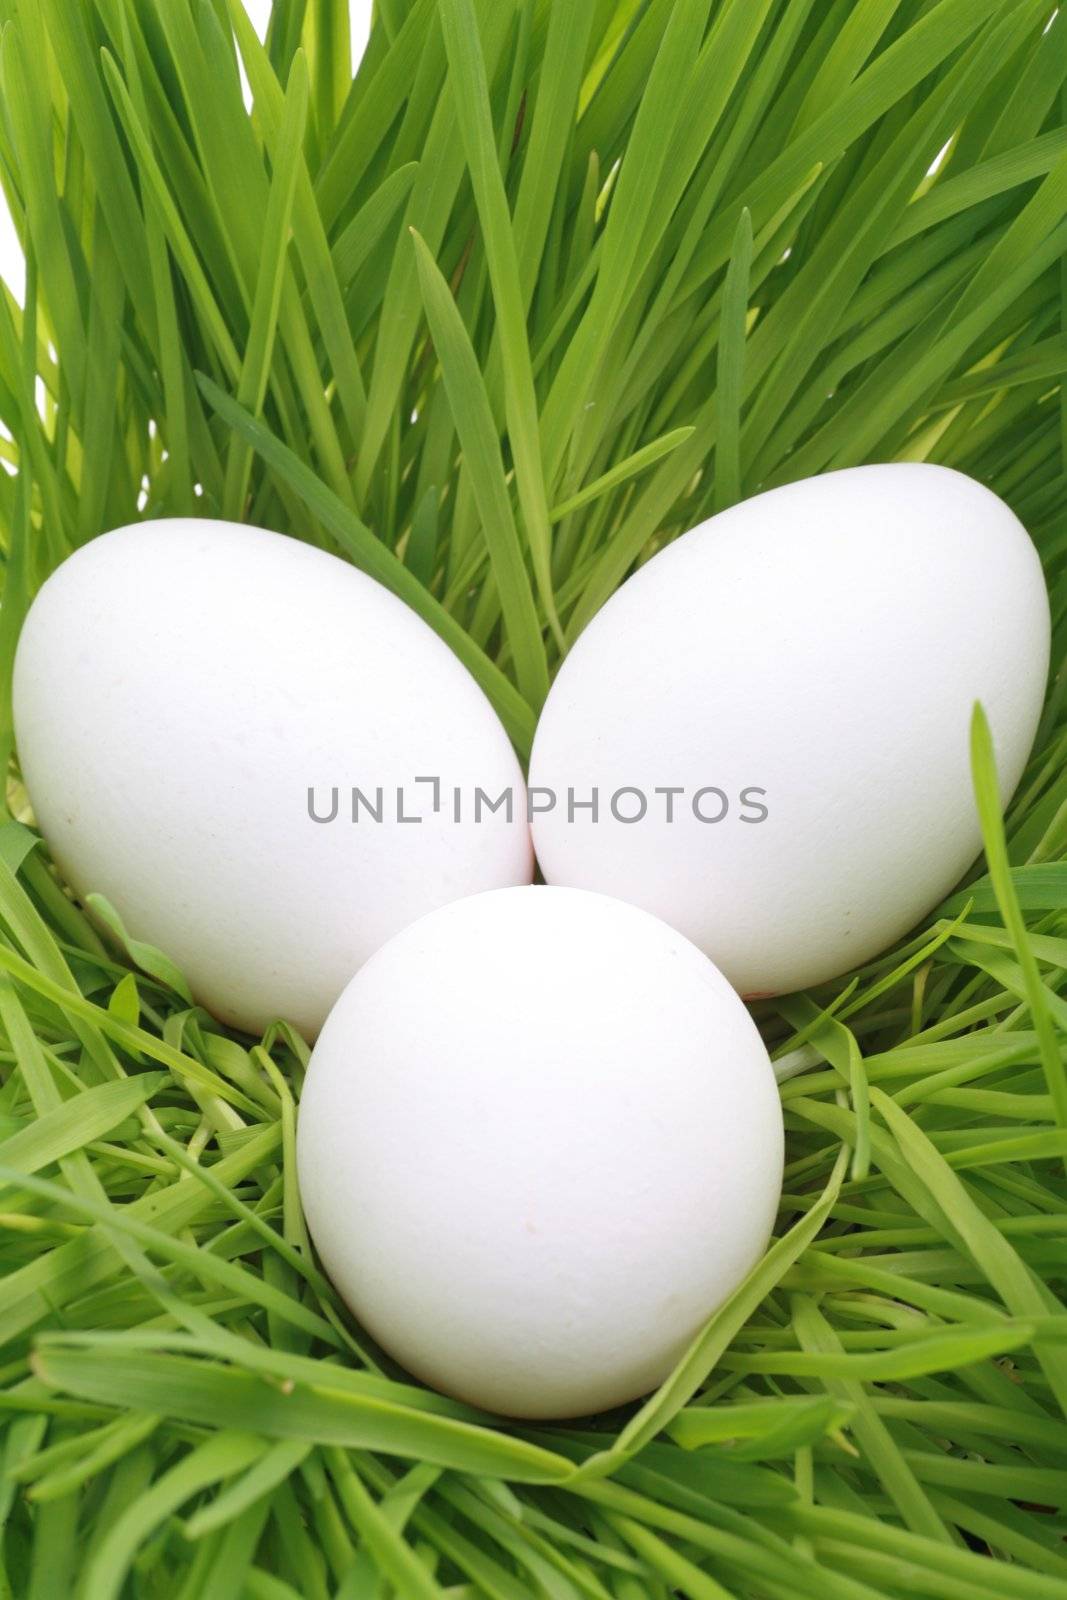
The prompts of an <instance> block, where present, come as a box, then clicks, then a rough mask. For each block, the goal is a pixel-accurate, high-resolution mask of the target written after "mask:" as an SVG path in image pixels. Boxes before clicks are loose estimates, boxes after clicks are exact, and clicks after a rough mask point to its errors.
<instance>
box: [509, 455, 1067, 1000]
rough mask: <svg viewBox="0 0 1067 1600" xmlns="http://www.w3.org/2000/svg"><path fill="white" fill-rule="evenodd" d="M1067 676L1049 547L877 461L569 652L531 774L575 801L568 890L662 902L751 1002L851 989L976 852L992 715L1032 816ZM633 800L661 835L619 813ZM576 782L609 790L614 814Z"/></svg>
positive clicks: (973, 491)
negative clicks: (1055, 665) (1052, 597)
mask: <svg viewBox="0 0 1067 1600" xmlns="http://www.w3.org/2000/svg"><path fill="white" fill-rule="evenodd" d="M1048 662H1049V606H1048V597H1047V593H1046V589H1045V584H1044V580H1043V577H1042V572H1041V565H1040V562H1039V559H1038V556H1037V552H1036V551H1035V549H1034V546H1033V544H1032V543H1031V541H1030V538H1029V536H1028V535H1027V533H1026V531H1025V529H1024V528H1023V526H1022V524H1021V523H1020V522H1019V521H1018V520H1017V518H1016V517H1015V516H1014V515H1013V513H1012V512H1011V511H1010V510H1009V509H1008V507H1007V506H1006V505H1004V504H1003V502H1002V501H1000V500H999V499H998V498H997V497H996V496H995V495H993V494H991V493H990V492H989V490H987V489H985V488H983V487H982V486H981V485H980V484H978V483H976V482H974V481H973V480H972V479H970V478H967V477H965V476H963V475H962V474H961V473H958V472H953V471H950V470H948V469H947V468H943V467H937V466H929V465H925V464H893V465H884V466H867V467H858V468H855V469H849V470H846V471H841V472H834V473H831V474H828V475H827V476H825V477H821V478H814V479H809V480H806V481H803V482H798V483H793V484H790V485H788V486H787V487H785V488H781V489H775V490H772V491H771V492H769V493H767V494H763V495H759V496H757V497H756V498H755V499H752V500H748V501H745V502H744V503H742V504H740V505H738V506H735V507H733V508H732V509H730V510H729V511H726V512H723V513H722V514H720V515H719V516H716V517H713V518H712V519H711V520H710V521H709V522H706V523H704V524H702V525H701V526H700V527H698V528H695V529H694V530H693V531H692V532H690V533H687V534H685V535H683V536H682V537H681V538H680V539H678V540H677V541H676V542H675V543H673V544H671V545H669V546H668V547H667V548H666V549H665V550H663V551H662V552H661V553H660V554H658V555H656V556H655V557H653V559H652V560H650V561H649V562H648V563H647V564H646V565H645V566H643V567H641V568H640V569H639V570H638V571H637V572H636V574H635V575H634V576H633V577H632V578H631V579H630V580H629V581H628V582H627V583H626V584H624V585H623V587H622V588H621V589H620V590H619V591H618V592H617V594H616V595H614V596H613V598H612V599H611V600H609V601H608V603H607V604H606V605H605V606H604V607H603V609H602V610H601V611H600V612H599V613H598V615H597V616H596V617H595V618H594V619H593V621H592V622H591V623H590V624H589V626H588V627H587V628H586V630H585V631H584V633H582V635H581V636H580V638H579V639H578V641H577V643H576V644H575V646H574V648H573V650H572V651H571V653H570V655H569V657H568V658H567V660H566V661H565V662H564V665H563V667H562V670H561V671H560V673H559V675H558V677H557V679H556V682H555V684H554V686H553V688H552V691H551V694H550V695H549V698H548V701H547V703H546V705H545V707H544V711H543V714H542V716H541V720H540V724H539V727H538V730H537V735H536V739H535V743H534V749H533V756H532V760H531V766H530V780H529V781H530V787H531V800H532V802H533V803H534V804H535V805H537V806H541V805H546V804H547V798H544V797H541V796H540V795H538V793H537V791H538V789H539V788H541V787H542V786H543V787H545V788H548V789H551V790H553V791H554V792H555V793H556V794H557V796H558V800H557V803H556V806H555V808H554V809H553V810H551V811H546V812H545V813H544V814H541V815H538V816H536V817H535V819H534V830H533V831H534V845H535V849H536V852H537V857H538V860H539V862H540V865H541V868H542V871H543V873H544V876H545V879H546V880H547V881H548V882H549V883H554V884H570V885H573V886H575V887H578V888H585V889H594V890H600V891H602V892H604V893H610V894H616V895H619V896H621V897H622V898H624V899H626V900H631V901H633V902H634V903H635V904H637V905H640V906H644V907H645V908H646V909H647V910H649V911H652V912H655V913H656V914H657V915H658V916H661V917H663V918H664V919H665V920H666V921H668V922H670V923H671V924H672V925H673V926H674V927H676V928H678V929H680V930H681V931H682V932H683V933H685V934H686V935H687V936H688V937H689V938H690V939H692V940H693V941H694V942H695V943H696V944H698V945H699V946H700V948H701V949H702V950H704V951H705V952H706V953H707V954H708V955H709V956H710V957H711V958H712V959H713V960H714V961H715V962H716V964H717V965H718V966H719V967H720V968H721V969H722V971H723V972H724V973H725V974H726V976H727V977H728V978H729V979H730V981H731V982H732V983H733V984H734V985H735V986H736V987H737V988H738V989H739V990H740V991H741V992H742V993H743V994H745V995H748V996H753V995H759V994H774V993H782V992H786V991H789V990H793V989H799V988H803V987H805V986H807V985H810V984H815V983H818V982H820V981H822V980H823V979H828V978H832V977H834V976H836V975H838V974H840V973H842V972H844V971H846V970H848V969H849V968H852V967H854V966H858V965H860V964H861V963H863V962H865V961H867V960H869V959H870V958H871V957H873V956H875V955H876V954H878V953H879V952H880V951H882V950H883V949H885V948H886V947H887V946H888V945H890V944H891V943H893V941H894V940H896V939H897V938H899V937H900V936H901V935H903V934H905V933H906V932H908V931H909V930H910V929H911V928H912V927H914V926H915V924H917V923H918V922H919V920H920V919H921V918H922V917H923V916H924V915H926V913H927V912H929V911H930V909H931V908H932V907H934V906H936V905H937V903H938V902H939V901H940V900H941V899H942V898H943V897H944V896H945V895H946V894H947V893H948V892H949V890H951V889H952V887H953V886H954V885H955V884H956V883H957V882H958V880H959V879H960V877H961V876H962V874H963V873H964V872H965V871H966V869H967V868H968V867H969V866H970V865H971V864H972V862H973V861H974V860H975V858H976V856H977V855H978V853H979V850H980V845H981V833H980V828H979V823H978V816H977V810H976V807H975V802H974V798H973V788H972V780H971V772H970V758H969V728H970V722H971V715H972V710H973V706H974V703H975V701H981V703H982V705H983V706H984V708H985V711H986V714H987V716H988V718H989V722H990V725H991V729H992V733H993V740H994V746H995V751H996V758H997V764H998V771H999V780H1000V789H1001V795H1002V797H1003V799H1004V800H1005V801H1006V800H1007V799H1008V797H1009V796H1010V795H1011V794H1012V792H1013V791H1014V789H1015V787H1016V785H1017V783H1018V781H1019V778H1020V776H1021V774H1022V771H1023V767H1024V765H1025V762H1026V759H1027V756H1028V753H1029V751H1030V748H1031V745H1032V743H1033V740H1034V735H1035V731H1036V729H1037V724H1038V719H1039V715H1040V711H1041V704H1042V698H1043V694H1044V689H1045V681H1046V676H1047V672H1048ZM627 785H628V786H633V787H635V788H638V789H640V790H642V791H643V792H644V794H645V795H646V796H647V798H648V801H649V809H648V812H647V814H646V816H645V817H644V819H643V820H641V821H640V822H625V821H618V820H616V818H615V816H614V815H612V812H611V809H610V797H611V796H613V795H614V794H616V793H617V791H618V790H619V789H620V787H622V786H627ZM670 786H680V787H682V788H684V789H685V796H684V797H676V798H675V800H674V802H673V804H674V808H675V813H674V820H673V821H671V822H668V821H667V820H666V809H667V804H668V801H667V799H666V797H665V796H663V795H662V794H660V795H656V793H655V790H656V789H657V787H661V788H664V787H670ZM706 787H715V788H717V789H719V790H721V791H722V794H723V796H724V797H725V799H726V801H727V804H728V807H729V809H728V811H727V812H726V815H725V816H723V817H722V819H721V820H718V821H715V820H710V819H715V818H717V817H718V816H719V814H720V812H721V811H722V810H723V803H722V800H721V799H720V798H718V797H717V796H714V795H706V796H705V797H704V798H703V799H701V800H699V802H698V808H699V810H700V812H701V813H702V816H703V818H705V819H709V820H700V818H698V817H697V815H696V814H695V812H694V809H693V796H694V795H695V794H697V793H698V792H699V791H700V790H701V789H702V788H706ZM568 788H573V789H574V791H575V796H576V798H577V799H578V800H579V801H580V800H581V799H583V798H588V796H589V794H590V792H591V790H592V789H593V788H597V789H598V790H599V792H600V796H601V804H600V815H599V819H598V820H597V821H596V822H595V823H594V822H592V821H591V820H590V816H589V814H588V813H587V812H585V811H582V810H575V811H574V812H573V819H574V820H573V821H572V820H571V819H570V814H569V812H568V803H567V798H566V797H567V790H568ZM756 791H759V792H758V793H757V792H756ZM617 809H618V810H619V811H621V812H622V813H623V815H627V816H635V815H637V813H638V811H639V802H638V801H637V799H635V798H633V797H631V796H627V797H624V799H623V800H622V801H621V802H620V803H619V805H618V807H617ZM763 811H765V813H766V814H765V815H764V816H761V815H760V813H761V812H763Z"/></svg>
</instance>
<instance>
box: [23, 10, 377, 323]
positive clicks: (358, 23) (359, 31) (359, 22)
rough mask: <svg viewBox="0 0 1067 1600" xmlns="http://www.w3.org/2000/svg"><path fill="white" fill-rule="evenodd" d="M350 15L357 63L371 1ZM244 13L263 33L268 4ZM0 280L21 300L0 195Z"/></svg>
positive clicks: (361, 52)
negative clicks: (0, 278)
mask: <svg viewBox="0 0 1067 1600" xmlns="http://www.w3.org/2000/svg"><path fill="white" fill-rule="evenodd" d="M349 3H350V6H351V11H352V55H353V58H354V60H355V61H358V60H359V58H360V57H361V56H362V54H363V47H364V45H365V44H366V42H367V34H368V32H369V30H370V12H371V0H349ZM245 9H246V11H247V12H248V15H249V16H250V17H251V19H252V21H253V22H254V23H255V25H256V28H257V29H258V30H259V32H260V34H261V35H262V34H263V33H265V32H266V28H267V21H268V19H269V17H270V10H271V0H245ZM0 276H2V277H3V278H4V279H6V281H7V283H8V284H9V285H10V286H11V288H12V289H13V290H14V292H15V294H16V295H17V296H18V298H19V301H20V302H21V300H22V291H23V282H24V274H23V269H22V255H21V252H20V250H19V246H18V240H17V239H16V238H15V231H14V228H13V227H12V225H11V218H10V217H9V216H8V211H7V205H6V203H5V201H4V198H3V194H2V192H0Z"/></svg>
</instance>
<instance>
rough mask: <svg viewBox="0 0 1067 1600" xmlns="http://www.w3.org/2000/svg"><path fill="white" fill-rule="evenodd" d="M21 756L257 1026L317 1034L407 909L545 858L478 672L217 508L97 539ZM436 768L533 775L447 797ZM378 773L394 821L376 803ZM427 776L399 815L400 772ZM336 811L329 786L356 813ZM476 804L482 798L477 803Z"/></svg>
mask: <svg viewBox="0 0 1067 1600" xmlns="http://www.w3.org/2000/svg"><path fill="white" fill-rule="evenodd" d="M14 705H15V726H16V736H17V742H18V750H19V756H20V760H21V764H22V770H23V773H24V776H25V779H26V783H27V787H28V790H29V794H30V797H31V799H32V801H33V806H34V810H35V812H36V815H37V819H38V821H39V823H40V826H41V829H42V831H43V832H44V834H45V836H46V838H47V840H48V842H49V844H50V846H51V848H52V851H53V853H54V855H55V858H56V860H57V862H58V863H59V865H60V867H61V869H62V871H63V873H64V875H65V876H66V877H67V879H68V881H69V882H70V883H71V884H72V885H73V887H74V888H75V889H76V890H77V891H78V892H79V893H80V894H84V893H87V892H90V891H95V892H98V893H100V894H102V895H104V896H106V897H107V899H109V900H110V901H111V902H112V904H113V905H114V907H115V908H116V909H117V911H118V912H119V914H120V916H121V917H122V918H123V921H124V923H125V926H126V929H127V931H128V933H129V934H130V936H131V937H133V938H136V939H140V940H143V941H145V942H147V943H149V944H153V945H156V946H158V947H159V948H161V949H163V950H164V951H165V952H166V953H167V954H168V955H169V956H170V957H171V959H172V960H173V961H174V962H176V963H177V965H178V966H179V968H181V970H182V971H183V972H184V973H185V975H186V977H187V978H188V980H189V983H190V985H191V987H192V990H193V993H194V995H195V996H196V998H197V999H198V1000H199V1001H200V1002H201V1003H202V1004H203V1005H205V1006H206V1007H207V1008H208V1009H209V1010H210V1011H212V1012H214V1013H215V1014H216V1016H218V1017H220V1018H222V1019H224V1020H225V1021H227V1022H230V1023H233V1024H236V1025H237V1026H239V1027H242V1028H246V1029H249V1030H251V1031H253V1032H258V1031H260V1030H261V1029H262V1028H263V1027H265V1026H266V1025H267V1024H268V1023H270V1022H271V1021H272V1020H274V1019H276V1018H279V1017H282V1018H286V1019H288V1020H289V1021H291V1022H293V1023H295V1024H296V1025H297V1026H298V1027H299V1028H300V1029H301V1030H302V1031H303V1032H304V1033H305V1035H307V1036H308V1037H312V1036H314V1034H315V1033H316V1032H317V1031H318V1028H319V1027H320V1026H321V1024H322V1022H323V1020H324V1018H325V1016H326V1013H327V1011H328V1010H329V1008H330V1006H331V1005H332V1004H333V1002H334V1000H336V998H337V996H338V995H339V994H340V992H341V990H342V989H343V987H344V985H345V984H346V983H347V982H348V980H349V979H350V978H351V976H352V974H353V972H354V971H355V970H356V969H357V968H358V967H359V966H360V964H361V963H362V962H363V961H365V960H366V959H367V957H368V956H369V955H371V954H372V953H373V952H374V951H375V950H376V949H377V948H378V946H379V945H380V944H382V943H384V941H385V940H386V939H388V938H389V937H390V936H391V935H392V934H394V933H396V932H397V931H398V929H400V928H402V927H403V926H404V925H405V924H406V923H408V922H411V921H414V920H415V919H416V918H417V917H419V916H421V915H422V914H423V913H424V912H426V911H429V910H431V909H432V908H433V907H434V906H437V905H441V904H443V903H444V902H446V901H448V900H451V899H454V898H456V897H458V896H461V895H466V894H472V893H476V892H478V891H480V890H483V889H489V888H494V887H497V886H501V885H506V884H518V883H528V882H529V880H530V877H531V875H532V855H531V849H530V840H529V829H528V826H527V822H526V817H525V788H524V785H523V778H522V772H521V769H520V767H519V764H518V761H517V759H516V757H515V754H514V752H513V751H512V748H511V745H510V743H509V741H508V739H507V736H506V734H505V732H504V730H503V727H502V726H501V724H500V722H499V720H498V718H497V716H496V713H495V712H494V710H493V709H492V707H491V706H490V704H489V702H488V700H487V699H486V698H485V696H484V694H483V693H482V691H481V689H480V688H479V687H478V685H477V684H476V683H475V681H474V679H473V678H472V677H471V676H470V674H469V673H468V671H467V670H466V668H465V667H464V666H463V665H462V664H461V663H460V662H459V661H458V660H457V659H456V657H455V656H454V655H453V654H452V652H451V651H450V650H449V649H448V648H447V646H446V645H445V644H444V643H442V641H441V640H440V639H438V637H437V636H436V634H434V633H433V632H432V631H431V629H430V628H429V627H428V626H427V625H426V624H425V623H424V622H423V621H422V620H421V618H419V617H417V616H416V615H415V613H414V612H412V611H411V610H410V609H409V608H408V607H407V606H405V605H404V604H403V603H402V602H401V601H400V600H398V599H397V598H396V597H395V596H393V595H392V594H390V593H389V592H388V591H387V590H386V589H384V588H383V587H382V586H381V585H380V584H378V583H376V582H374V581H373V580H372V579H371V578H369V577H367V576H366V575H365V574H364V573H362V572H359V571H357V570H356V568H354V567H352V566H350V565H348V563H346V562H344V561H341V560H339V559H338V558H336V557H334V556H331V555H329V554H327V553H325V552H324V551H321V550H318V549H315V548H313V547H312V546H310V545H307V544H303V543H301V542H300V541H298V540H296V539H290V538H286V537H284V536H282V535H280V534H276V533H268V532H264V531H263V530H261V529H258V528H250V527H244V526H238V525H235V524H231V523H223V522H214V521H210V520H207V519H204V520H194V519H175V520H173V521H163V522H146V523H143V524H139V525H137V526H135V527H131V528H123V529H120V530H117V531H116V532H113V533H108V534H105V535H103V536H102V537H100V538H98V539H94V540H93V541H92V542H91V543H90V544H88V545H86V546H84V547H83V548H81V549H80V550H78V551H77V552H76V553H75V554H74V555H72V556H71V557H70V558H69V559H68V560H67V561H65V562H64V563H63V565H62V566H61V567H59V568H58V570H57V571H56V572H55V573H54V574H53V575H52V577H51V578H49V580H48V581H47V583H46V584H45V585H44V587H43V588H42V590H41V591H40V594H39V595H38V596H37V598H36V600H35V601H34V604H33V606H32V608H31V610H30V613H29V616H28V618H27V621H26V624H25V627H24V629H23V633H22V637H21V639H20V642H19V646H18V654H17V660H16V664H15V683H14ZM420 776H439V777H440V778H441V780H442V784H443V785H444V788H443V795H445V796H447V795H448V793H449V787H448V786H449V785H451V784H456V785H462V786H465V787H466V791H467V793H468V794H469V793H470V792H471V789H470V786H472V785H484V787H485V788H486V790H487V791H489V792H490V793H491V794H492V795H493V796H496V795H497V794H498V793H499V792H500V791H501V790H503V789H504V788H505V787H507V786H511V787H512V789H513V790H514V795H515V803H514V808H513V820H512V821H511V822H508V820H507V817H506V814H505V812H504V810H503V809H502V810H500V811H499V812H497V813H495V814H492V815H490V814H486V813H483V815H482V818H481V820H480V821H479V822H477V823H476V822H475V821H474V820H473V817H472V816H471V815H470V814H468V815H464V816H463V818H462V820H461V822H460V823H459V824H457V823H456V822H455V821H454V820H453V813H452V808H451V807H450V806H449V805H448V804H447V803H446V801H445V800H444V799H442V801H441V804H440V809H439V811H438V813H437V814H434V813H433V811H432V803H433V794H432V789H431V787H430V786H428V785H421V786H413V780H414V779H416V778H417V777H420ZM353 785H355V786H358V787H360V788H361V789H362V790H363V792H364V794H365V795H367V796H368V797H369V798H370V800H371V802H372V803H373V804H374V805H375V807H376V808H377V795H376V791H377V789H378V788H379V787H381V788H382V790H383V795H382V800H381V807H380V809H381V815H382V819H383V820H382V822H381V823H380V824H376V823H374V822H373V821H372V820H371V819H370V813H369V812H368V811H367V810H366V809H365V808H361V809H360V812H359V818H360V820H359V821H358V822H356V823H353V821H352V820H351V816H352V807H351V787H352V786H353ZM400 785H403V786H405V814H406V815H422V817H423V820H422V821H421V822H420V823H417V824H401V823H398V822H397V821H396V805H395V798H396V796H395V791H396V788H397V786H400ZM312 787H314V789H315V805H314V810H315V813H316V815H318V816H320V817H327V816H329V815H330V811H331V807H332V798H333V797H332V790H333V788H334V787H337V789H338V797H337V800H338V814H337V817H336V819H335V820H334V821H332V822H316V821H313V820H312V816H311V808H310V807H309V804H308V790H309V788H312ZM469 810H470V808H469V807H468V812H469Z"/></svg>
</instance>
